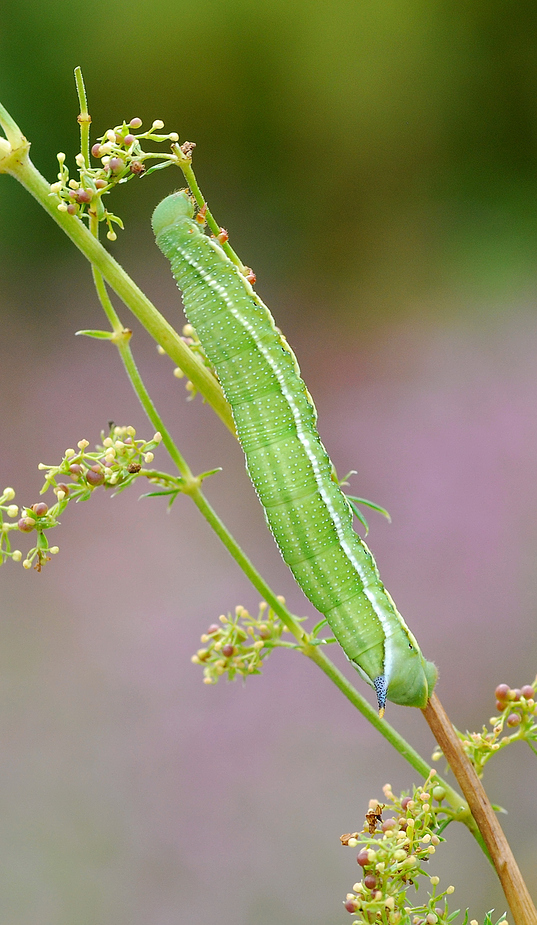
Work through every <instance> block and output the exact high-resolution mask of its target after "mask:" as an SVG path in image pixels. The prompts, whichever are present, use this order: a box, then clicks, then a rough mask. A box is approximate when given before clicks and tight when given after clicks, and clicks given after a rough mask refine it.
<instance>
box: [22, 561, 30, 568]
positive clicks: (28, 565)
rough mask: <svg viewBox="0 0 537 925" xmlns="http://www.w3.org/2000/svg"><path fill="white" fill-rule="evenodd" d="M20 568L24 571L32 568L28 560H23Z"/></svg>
mask: <svg viewBox="0 0 537 925" xmlns="http://www.w3.org/2000/svg"><path fill="white" fill-rule="evenodd" d="M22 567H23V568H25V569H29V568H31V567H32V563H31V562H30V560H29V559H25V560H24V562H23V563H22Z"/></svg>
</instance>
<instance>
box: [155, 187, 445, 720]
mask: <svg viewBox="0 0 537 925" xmlns="http://www.w3.org/2000/svg"><path fill="white" fill-rule="evenodd" d="M152 221H153V230H154V232H155V236H156V240H157V244H158V246H159V247H160V249H161V251H162V252H163V253H164V254H165V256H166V257H167V258H168V260H169V261H170V263H171V268H172V273H173V275H174V277H175V279H176V281H177V285H178V286H179V289H180V290H181V291H182V293H183V302H184V306H185V312H186V315H187V318H188V320H189V322H190V323H191V324H193V325H194V327H195V329H196V331H197V334H198V337H199V339H200V341H201V344H202V346H203V347H204V349H205V352H206V354H207V356H208V358H209V360H210V361H211V363H212V364H213V366H214V368H215V370H216V373H217V375H218V378H219V380H220V383H221V385H222V388H223V390H224V392H225V395H226V397H227V399H228V401H229V403H230V405H231V408H232V410H233V417H234V420H235V425H236V428H237V435H238V437H239V440H240V443H241V446H242V448H243V450H244V453H245V456H246V465H247V469H248V472H249V474H250V478H251V480H252V482H253V484H254V487H255V489H256V491H257V494H258V496H259V499H260V501H261V504H262V505H263V507H264V509H265V514H266V518H267V521H268V523H269V526H270V528H271V530H272V533H273V535H274V538H275V540H276V542H277V544H278V546H279V548H280V551H281V554H282V556H283V558H284V561H285V562H286V563H287V565H288V566H289V567H290V569H291V571H292V572H293V575H294V576H295V578H296V580H297V582H298V584H299V585H300V587H301V588H302V590H303V591H304V593H305V595H306V597H308V598H309V600H310V601H311V602H312V604H314V606H315V607H316V608H317V609H318V610H319V611H320V612H321V613H322V614H323V615H324V616H325V618H326V620H327V622H328V623H329V625H330V627H331V629H332V631H333V633H334V635H335V637H336V638H337V640H338V642H339V643H340V645H341V646H342V648H343V650H344V652H345V653H346V655H347V657H348V658H349V659H350V661H351V662H352V663H353V665H354V666H355V667H356V669H357V670H358V671H359V673H360V674H361V676H362V677H363V678H364V679H365V680H366V681H367V682H368V683H369V684H371V685H372V686H373V687H374V689H375V691H376V694H377V699H378V705H379V711H380V714H381V715H383V713H384V707H385V703H386V700H387V699H388V700H391V701H392V702H394V703H400V704H405V705H407V706H414V707H424V706H425V705H426V703H427V700H428V698H429V696H430V694H431V692H432V690H433V687H434V684H435V681H436V676H437V672H436V668H435V666H434V665H433V664H432V662H427V661H425V659H424V657H423V655H422V654H421V651H420V648H419V646H418V643H417V642H416V640H415V638H414V636H413V635H412V633H411V632H410V630H409V628H408V627H407V625H406V623H405V621H404V620H403V618H402V616H401V615H400V613H399V612H398V610H397V608H396V606H395V604H394V602H393V600H392V598H391V597H390V595H389V594H388V592H387V591H386V589H385V588H384V585H383V584H382V581H381V579H380V576H379V573H378V569H377V566H376V564H375V560H374V559H373V556H372V555H371V553H370V551H369V549H368V548H367V546H366V544H365V543H364V542H363V540H362V539H361V538H360V537H359V536H358V535H357V534H356V533H355V532H354V530H353V528H352V513H351V510H350V508H349V503H348V502H347V500H346V498H345V496H344V495H343V493H342V491H341V489H340V488H339V486H338V485H337V484H336V482H335V481H334V479H333V477H332V472H333V467H332V464H331V462H330V459H329V457H328V454H327V452H326V450H325V448H324V446H323V444H322V443H321V440H320V437H319V434H318V433H317V429H316V413H315V408H314V406H313V403H312V401H311V398H310V396H309V394H308V392H307V389H306V386H305V384H304V382H303V381H302V379H301V378H300V371H299V369H298V365H297V362H296V359H295V357H294V355H293V353H292V351H291V350H290V349H289V347H288V346H287V343H286V341H285V339H284V338H283V337H282V335H281V334H280V333H279V331H278V329H277V328H276V326H275V324H274V320H273V318H272V315H271V314H270V312H269V310H268V308H267V307H266V306H265V305H264V304H263V302H262V301H261V300H260V299H259V297H258V296H257V295H256V294H255V292H254V291H253V289H252V287H251V285H250V283H249V282H248V281H247V280H246V279H245V278H244V277H243V276H242V274H241V273H240V272H239V270H238V269H237V267H236V266H235V265H234V264H233V263H232V261H231V260H230V259H229V258H228V257H227V256H226V254H225V253H224V251H223V250H222V248H221V246H220V245H219V243H218V242H217V241H216V240H215V239H211V238H209V237H208V236H207V235H206V234H205V233H204V232H203V231H202V230H201V228H200V225H199V223H198V222H196V221H195V220H194V204H193V202H192V200H191V198H190V196H189V195H188V193H187V191H185V190H182V191H180V192H178V193H174V194H173V195H171V196H168V197H167V198H166V199H164V200H163V201H162V202H161V203H160V204H159V205H158V206H157V208H156V209H155V212H154V213H153V220H152Z"/></svg>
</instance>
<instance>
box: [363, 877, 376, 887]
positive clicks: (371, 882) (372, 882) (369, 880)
mask: <svg viewBox="0 0 537 925" xmlns="http://www.w3.org/2000/svg"><path fill="white" fill-rule="evenodd" d="M377 882H378V881H377V878H376V877H375V875H374V874H367V875H366V876H365V877H364V886H366V887H367V889H368V890H375V889H376V888H377Z"/></svg>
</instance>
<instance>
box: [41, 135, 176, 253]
mask: <svg viewBox="0 0 537 925" xmlns="http://www.w3.org/2000/svg"><path fill="white" fill-rule="evenodd" d="M141 126H142V120H141V119H139V118H134V119H131V120H130V122H128V123H126V122H123V123H122V124H121V125H116V126H115V127H114V128H110V129H107V131H106V132H105V133H104V135H102V136H101V137H100V138H99V139H98V141H97V142H96V143H95V144H94V145H93V147H92V149H91V155H92V156H93V157H94V158H96V159H98V160H99V161H100V163H99V165H98V166H92V164H91V162H88V161H87V159H86V156H85V155H84V154H83V153H82V152H81V153H79V154H77V155H76V157H75V162H76V166H77V173H78V179H76V180H75V179H70V177H69V170H68V168H67V167H66V165H65V154H64V153H63V152H60V153H59V154H58V155H57V158H58V166H59V172H58V179H57V181H56V182H54V183H52V184H51V186H50V195H51V196H55V197H56V198H57V200H58V203H57V209H58V211H59V212H65V213H67V214H69V215H72V216H76V215H78V216H79V217H81V216H82V215H87V214H88V212H89V210H90V209H91V213H92V214H93V215H97V218H98V220H99V221H100V222H101V221H104V222H106V224H107V226H108V232H107V238H108V239H109V240H110V241H115V240H116V238H117V235H116V232H115V231H114V228H113V225H117V226H119V227H120V228H123V222H122V221H121V219H120V218H119V217H118V216H117V215H113V214H112V213H111V212H109V211H108V210H107V209H106V208H105V207H104V205H103V201H102V198H103V196H105V195H107V194H108V193H109V192H110V191H111V190H112V189H113V188H114V187H115V186H116V185H117V184H118V183H126V182H127V181H128V180H132V178H133V177H139V176H142V175H143V174H144V173H150V172H151V171H153V170H156V169H161V168H162V167H166V166H168V164H173V163H177V159H178V158H177V154H176V153H172V154H159V153H158V152H155V151H144V150H143V148H142V142H143V141H152V142H157V143H162V142H164V141H170V142H172V151H174V146H175V147H176V146H177V142H178V140H179V136H178V134H177V132H169V133H168V134H164V135H162V134H158V133H159V132H160V131H161V130H162V129H163V128H164V123H163V122H162V120H161V119H155V120H154V122H153V123H152V125H151V128H149V129H148V130H147V131H145V132H140V131H139V129H140V128H141ZM152 160H159V161H160V163H159V164H156V165H154V166H153V167H152V168H150V170H147V167H146V162H147V161H152Z"/></svg>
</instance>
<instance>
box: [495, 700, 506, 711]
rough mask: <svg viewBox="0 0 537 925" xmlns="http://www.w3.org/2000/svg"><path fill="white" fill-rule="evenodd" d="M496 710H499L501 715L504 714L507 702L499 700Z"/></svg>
mask: <svg viewBox="0 0 537 925" xmlns="http://www.w3.org/2000/svg"><path fill="white" fill-rule="evenodd" d="M496 709H497V710H498V712H499V713H502V712H503V710H505V700H497V701H496Z"/></svg>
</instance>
